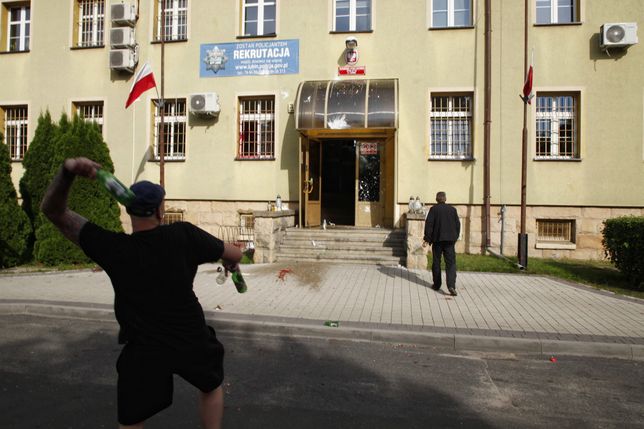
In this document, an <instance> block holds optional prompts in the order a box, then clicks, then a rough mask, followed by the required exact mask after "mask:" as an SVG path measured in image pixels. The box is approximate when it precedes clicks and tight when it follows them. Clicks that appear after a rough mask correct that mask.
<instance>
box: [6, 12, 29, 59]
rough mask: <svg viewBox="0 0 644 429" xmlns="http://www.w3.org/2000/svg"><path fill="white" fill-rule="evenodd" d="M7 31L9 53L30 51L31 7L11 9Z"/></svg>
mask: <svg viewBox="0 0 644 429" xmlns="http://www.w3.org/2000/svg"><path fill="white" fill-rule="evenodd" d="M7 31H8V37H7V42H8V43H7V51H9V52H20V51H28V50H29V39H30V36H29V35H30V34H31V7H30V5H23V6H15V7H9V9H8V22H7Z"/></svg>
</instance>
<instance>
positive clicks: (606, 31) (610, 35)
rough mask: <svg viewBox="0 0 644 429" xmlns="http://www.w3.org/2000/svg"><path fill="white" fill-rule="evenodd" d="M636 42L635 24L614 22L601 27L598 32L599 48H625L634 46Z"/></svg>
mask: <svg viewBox="0 0 644 429" xmlns="http://www.w3.org/2000/svg"><path fill="white" fill-rule="evenodd" d="M637 42H638V40H637V23H636V22H614V23H608V24H604V25H602V26H601V28H600V31H599V47H600V48H601V49H607V48H625V47H627V46H631V45H634V44H636V43H637Z"/></svg>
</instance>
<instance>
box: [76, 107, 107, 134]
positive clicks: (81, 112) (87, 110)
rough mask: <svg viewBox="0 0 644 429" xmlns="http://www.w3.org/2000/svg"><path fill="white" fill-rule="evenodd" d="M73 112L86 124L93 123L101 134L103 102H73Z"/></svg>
mask: <svg viewBox="0 0 644 429" xmlns="http://www.w3.org/2000/svg"><path fill="white" fill-rule="evenodd" d="M74 111H75V112H76V114H77V115H78V116H80V117H82V118H83V119H85V120H86V121H88V122H94V123H95V124H96V125H98V129H99V131H100V132H101V133H103V102H102V101H82V102H80V101H79V102H74Z"/></svg>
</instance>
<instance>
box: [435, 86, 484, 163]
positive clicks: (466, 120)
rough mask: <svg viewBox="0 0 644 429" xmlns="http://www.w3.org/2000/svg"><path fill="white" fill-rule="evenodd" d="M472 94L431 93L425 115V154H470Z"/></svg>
mask: <svg viewBox="0 0 644 429" xmlns="http://www.w3.org/2000/svg"><path fill="white" fill-rule="evenodd" d="M472 99H473V95H472V93H465V94H432V95H431V107H430V114H429V117H430V118H429V119H430V121H429V157H430V158H433V159H469V158H471V157H472V110H473V109H472Z"/></svg>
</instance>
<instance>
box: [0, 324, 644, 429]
mask: <svg viewBox="0 0 644 429" xmlns="http://www.w3.org/2000/svg"><path fill="white" fill-rule="evenodd" d="M0 323H1V324H2V327H3V328H2V330H0V389H1V394H0V427H1V428H103V427H106V428H113V427H116V408H115V399H116V398H115V383H116V371H115V369H114V363H115V361H116V358H117V356H118V353H119V346H118V345H117V344H116V332H117V329H116V324H115V323H111V322H100V321H87V320H73V319H60V318H44V317H33V316H10V315H1V316H0ZM215 327H216V326H215ZM220 337H221V339H222V342H224V344H225V346H226V350H227V355H226V372H227V376H226V382H225V390H226V412H225V418H224V423H225V427H227V428H260V427H261V428H306V429H317V428H369V429H376V428H423V429H424V428H430V427H436V428H438V427H441V428H442V427H476V428H537V427H557V428H582V427H583V428H644V406H643V405H642V398H644V384H643V383H642V380H644V363H642V362H637V361H625V360H616V359H598V358H582V357H566V356H557V357H556V358H557V361H556V362H551V361H550V360H548V359H543V358H541V357H531V356H515V355H513V354H500V353H499V354H489V353H488V354H483V353H468V354H454V353H451V354H450V353H448V352H446V351H442V350H440V349H431V348H425V347H415V346H409V345H401V344H383V343H370V342H357V341H346V340H330V339H320V338H317V339H316V338H285V337H273V336H257V335H253V336H246V335H244V334H243V333H239V334H232V333H225V334H223V333H222V334H221V335H220ZM198 427H199V422H198V417H197V412H196V393H195V391H194V389H193V388H192V387H191V386H190V385H188V384H186V383H185V382H184V381H183V380H181V379H180V378H176V379H175V397H174V404H173V406H172V407H170V408H169V409H167V410H165V411H163V412H162V413H160V414H159V415H157V416H155V417H154V418H152V419H151V420H150V421H149V422H148V423H147V424H146V428H198Z"/></svg>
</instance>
